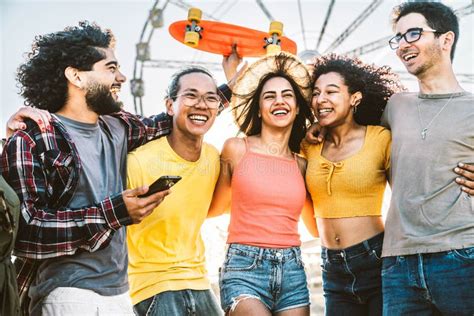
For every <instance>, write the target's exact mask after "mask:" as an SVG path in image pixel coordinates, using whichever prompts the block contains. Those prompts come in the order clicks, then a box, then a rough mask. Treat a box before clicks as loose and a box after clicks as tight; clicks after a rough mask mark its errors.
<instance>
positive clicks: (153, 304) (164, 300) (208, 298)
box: [134, 290, 223, 316]
mask: <svg viewBox="0 0 474 316" xmlns="http://www.w3.org/2000/svg"><path fill="white" fill-rule="evenodd" d="M134 309H135V313H136V314H137V315H140V316H145V315H146V316H164V315H166V316H221V315H223V313H222V311H221V309H220V307H219V304H218V303H217V299H216V297H215V296H214V293H212V291H211V290H181V291H166V292H162V293H160V294H157V295H155V296H152V297H150V298H149V299H146V300H144V301H141V302H140V303H138V304H136V305H135V306H134Z"/></svg>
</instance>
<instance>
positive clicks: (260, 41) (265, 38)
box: [169, 8, 296, 57]
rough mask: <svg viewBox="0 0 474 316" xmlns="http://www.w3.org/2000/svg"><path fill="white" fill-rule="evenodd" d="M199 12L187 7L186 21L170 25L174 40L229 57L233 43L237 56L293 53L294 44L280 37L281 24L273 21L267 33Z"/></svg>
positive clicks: (294, 52) (294, 50) (294, 51)
mask: <svg viewBox="0 0 474 316" xmlns="http://www.w3.org/2000/svg"><path fill="white" fill-rule="evenodd" d="M201 15H202V12H201V10H199V9H197V8H191V9H189V12H188V20H187V21H177V22H174V23H173V24H171V25H170V27H169V32H170V34H171V36H173V38H174V39H176V40H177V41H179V42H181V43H184V44H186V45H188V46H190V47H193V48H195V49H199V50H202V51H206V52H209V53H214V54H219V55H224V56H229V55H230V54H231V53H232V46H233V45H237V47H236V49H237V54H238V55H239V56H241V57H259V56H262V55H265V54H275V53H278V52H279V51H281V50H283V51H287V52H290V53H292V54H296V43H295V42H294V41H292V40H291V39H289V38H287V37H284V36H281V35H282V33H283V24H282V23H280V22H276V21H273V22H271V23H270V31H269V32H268V33H265V32H262V31H257V30H253V29H249V28H246V27H242V26H238V25H233V24H227V23H222V22H215V21H206V20H201Z"/></svg>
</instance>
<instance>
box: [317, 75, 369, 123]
mask: <svg viewBox="0 0 474 316" xmlns="http://www.w3.org/2000/svg"><path fill="white" fill-rule="evenodd" d="M361 97H362V95H361V93H360V92H356V93H353V94H351V93H349V87H348V86H347V85H346V84H345V82H344V78H343V77H342V76H341V75H340V74H338V73H337V72H329V73H326V74H322V75H320V76H319V78H318V79H317V80H316V82H315V84H314V89H313V97H312V100H311V106H312V108H313V111H314V113H315V115H316V118H317V119H318V122H319V124H320V125H321V126H327V127H336V126H339V125H342V124H345V123H348V122H353V121H354V114H353V106H354V105H357V104H358V103H359V102H360V99H361Z"/></svg>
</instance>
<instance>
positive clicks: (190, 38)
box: [184, 32, 199, 47]
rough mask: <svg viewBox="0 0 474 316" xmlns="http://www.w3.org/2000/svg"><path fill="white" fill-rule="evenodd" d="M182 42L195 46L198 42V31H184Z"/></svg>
mask: <svg viewBox="0 0 474 316" xmlns="http://www.w3.org/2000/svg"><path fill="white" fill-rule="evenodd" d="M184 44H186V45H188V46H191V47H197V46H198V44H199V33H198V32H186V33H185V34H184Z"/></svg>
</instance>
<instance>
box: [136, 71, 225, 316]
mask: <svg viewBox="0 0 474 316" xmlns="http://www.w3.org/2000/svg"><path fill="white" fill-rule="evenodd" d="M219 108H220V98H219V95H218V91H217V87H216V84H215V81H214V79H213V78H212V76H211V74H210V73H209V72H208V71H207V70H205V69H203V68H200V67H191V68H187V69H184V70H182V71H179V72H178V73H176V74H175V75H174V76H173V77H172V79H171V83H170V85H169V88H168V91H167V97H166V109H167V113H168V115H170V116H171V117H172V122H173V129H172V131H171V133H170V134H169V135H168V136H167V137H163V138H161V139H158V140H154V141H152V142H150V143H148V144H146V145H144V146H142V147H140V148H139V149H137V150H136V151H135V152H132V153H130V154H129V156H128V185H129V187H135V186H136V185H139V184H140V185H147V184H150V183H152V182H154V181H155V180H156V179H158V178H159V177H160V176H166V175H171V176H181V177H182V179H181V181H180V182H178V183H177V184H176V185H175V186H173V188H172V189H171V194H170V195H168V196H167V198H166V200H165V201H164V202H163V203H162V204H161V205H160V206H159V207H157V208H156V209H155V210H154V212H153V213H152V214H151V215H150V216H149V217H148V218H146V219H144V221H143V222H142V223H141V224H139V225H134V226H131V227H129V229H128V234H127V235H128V236H127V242H128V250H129V282H130V288H131V290H130V293H131V296H132V301H133V304H134V305H135V310H136V312H137V313H138V314H139V315H202V316H213V315H220V314H221V311H220V307H219V305H218V303H217V301H216V298H215V297H214V295H213V293H212V291H211V290H210V283H209V280H208V278H207V271H206V267H205V256H204V255H205V254H204V250H205V249H204V244H203V241H202V238H201V233H200V230H201V225H202V224H203V222H204V220H205V219H206V216H207V212H208V209H209V205H210V203H211V199H212V194H213V192H214V187H215V184H216V181H217V178H218V176H219V169H220V162H219V152H218V151H217V150H216V149H215V148H214V147H213V146H211V145H209V144H206V143H204V142H203V139H204V134H205V133H206V132H207V131H208V130H209V129H210V128H211V126H212V124H213V123H214V120H215V118H216V116H217V113H218V111H219Z"/></svg>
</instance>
